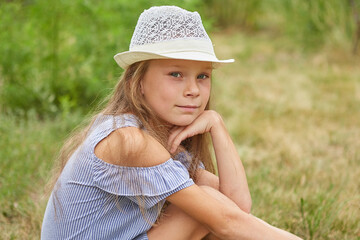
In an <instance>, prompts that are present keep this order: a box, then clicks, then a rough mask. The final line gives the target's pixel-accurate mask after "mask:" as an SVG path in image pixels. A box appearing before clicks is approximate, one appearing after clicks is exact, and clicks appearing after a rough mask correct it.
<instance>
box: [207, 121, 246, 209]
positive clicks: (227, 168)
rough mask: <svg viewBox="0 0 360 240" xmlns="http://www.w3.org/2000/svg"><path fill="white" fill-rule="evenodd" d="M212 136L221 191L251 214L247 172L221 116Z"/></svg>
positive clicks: (212, 130) (212, 131)
mask: <svg viewBox="0 0 360 240" xmlns="http://www.w3.org/2000/svg"><path fill="white" fill-rule="evenodd" d="M210 134H211V137H212V141H213V146H214V151H215V156H216V162H217V167H218V173H219V190H220V191H221V192H222V193H223V194H224V195H226V196H227V197H229V198H230V199H231V200H233V201H234V202H235V203H236V204H237V205H238V206H239V207H240V208H241V209H242V210H243V211H245V212H248V213H249V212H250V209H251V196H250V191H249V187H248V184H247V180H246V174H245V170H244V167H243V165H242V162H241V160H240V158H239V155H238V153H237V150H236V148H235V145H234V143H233V141H232V140H231V137H230V135H229V133H228V131H227V130H226V127H225V124H224V122H223V121H222V119H221V117H220V116H219V119H218V120H217V121H216V124H215V125H214V126H213V127H212V128H211V131H210Z"/></svg>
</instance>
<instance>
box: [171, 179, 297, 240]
mask: <svg viewBox="0 0 360 240" xmlns="http://www.w3.org/2000/svg"><path fill="white" fill-rule="evenodd" d="M167 199H168V201H170V202H171V203H172V204H174V205H176V206H177V207H178V208H180V209H181V210H183V211H184V212H185V213H187V214H188V215H189V216H190V217H192V218H193V219H195V220H196V221H198V222H200V223H201V224H203V225H204V226H205V227H206V228H208V229H209V230H210V232H212V233H213V234H214V235H215V236H217V237H218V238H220V239H228V240H233V239H234V240H235V239H236V240H237V239H244V240H260V239H261V240H275V239H276V240H285V239H288V240H299V239H300V238H298V237H297V236H295V235H293V234H291V233H288V232H286V231H283V230H279V229H277V228H274V227H273V226H271V225H269V224H267V223H265V222H263V221H261V220H259V219H257V218H255V217H254V216H252V215H251V214H247V213H245V212H244V211H242V210H241V209H240V208H239V207H238V206H237V205H236V204H235V203H234V202H233V201H231V200H230V199H229V198H227V197H226V196H225V195H223V194H222V193H220V192H219V191H217V190H215V189H213V188H211V187H208V188H205V189H204V188H200V187H199V186H197V185H193V186H190V187H188V188H185V189H183V190H180V191H178V192H176V193H174V194H172V195H171V196H169V197H168V198H167Z"/></svg>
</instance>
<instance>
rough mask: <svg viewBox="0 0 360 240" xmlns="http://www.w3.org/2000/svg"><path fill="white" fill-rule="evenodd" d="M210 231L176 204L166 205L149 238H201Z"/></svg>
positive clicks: (196, 239)
mask: <svg viewBox="0 0 360 240" xmlns="http://www.w3.org/2000/svg"><path fill="white" fill-rule="evenodd" d="M208 233H209V230H207V229H206V228H205V227H203V226H202V225H201V224H200V223H199V222H197V221H195V220H194V219H193V218H191V217H190V216H189V215H187V214H186V213H184V212H183V211H181V210H180V209H179V208H177V207H176V206H174V205H172V204H170V205H169V206H167V207H166V209H165V212H164V216H163V217H162V218H161V219H160V221H159V223H158V224H157V225H156V226H154V227H152V228H151V229H150V230H149V231H148V238H149V240H155V239H156V240H162V239H164V240H165V239H172V240H200V239H202V238H203V237H204V236H206V235H207V234H208Z"/></svg>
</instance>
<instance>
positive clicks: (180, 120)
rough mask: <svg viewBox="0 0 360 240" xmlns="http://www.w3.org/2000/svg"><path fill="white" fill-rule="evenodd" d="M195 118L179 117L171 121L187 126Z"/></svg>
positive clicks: (177, 124) (174, 123)
mask: <svg viewBox="0 0 360 240" xmlns="http://www.w3.org/2000/svg"><path fill="white" fill-rule="evenodd" d="M195 119H196V118H194V117H186V118H178V119H175V120H174V121H171V124H173V125H176V126H180V127H185V126H187V125H190V124H191V123H192V122H193V121H194V120H195Z"/></svg>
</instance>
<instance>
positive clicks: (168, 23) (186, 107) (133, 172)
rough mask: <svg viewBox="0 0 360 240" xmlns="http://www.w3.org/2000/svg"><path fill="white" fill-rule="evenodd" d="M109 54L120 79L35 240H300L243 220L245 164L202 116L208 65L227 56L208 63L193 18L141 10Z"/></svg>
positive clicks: (211, 118) (67, 157)
mask: <svg viewBox="0 0 360 240" xmlns="http://www.w3.org/2000/svg"><path fill="white" fill-rule="evenodd" d="M114 58H115V60H116V62H117V63H118V64H119V65H120V67H122V68H124V70H125V71H124V74H123V76H122V77H121V79H120V81H119V83H118V86H117V87H116V89H115V91H114V94H113V96H112V97H111V99H110V100H109V103H108V104H107V106H106V107H105V108H104V109H103V111H102V112H101V113H100V114H98V115H97V116H95V118H94V120H93V121H92V123H91V124H90V126H89V127H88V129H87V130H84V131H83V133H82V134H78V135H76V136H75V138H73V139H72V140H70V141H69V142H68V144H67V145H65V148H64V150H63V154H62V156H61V161H62V164H61V166H62V167H61V169H60V174H59V176H55V179H56V180H57V181H56V184H55V186H54V188H53V192H52V194H51V196H50V199H49V202H48V205H47V208H46V212H45V216H44V221H43V226H42V235H41V237H42V239H44V240H45V239H150V240H152V239H179V240H180V239H184V240H188V239H203V238H205V237H206V238H207V239H299V238H298V237H296V236H294V235H292V234H290V233H288V232H286V231H283V230H280V229H277V228H275V227H273V226H270V225H268V224H267V223H265V222H263V221H262V220H260V219H257V218H256V217H254V216H252V215H251V214H250V210H251V197H250V192H249V189H248V185H247V181H246V176H245V172H244V168H243V165H242V163H241V161H240V159H239V156H238V154H237V152H236V149H235V147H234V144H233V142H232V140H231V139H230V136H229V134H228V132H227V130H226V128H225V126H224V122H223V120H222V119H221V116H220V115H219V114H218V113H217V112H215V111H212V110H209V98H210V89H211V74H212V69H213V68H214V67H216V66H217V65H219V64H221V63H228V62H233V60H232V59H230V60H218V59H217V58H216V56H215V54H214V50H213V46H212V43H211V40H210V38H209V37H208V35H207V33H206V31H205V29H204V27H203V25H202V22H201V19H200V16H199V15H198V13H196V12H188V11H186V10H184V9H181V8H178V7H174V6H162V7H152V8H150V9H149V10H146V11H144V12H143V13H142V14H141V15H140V17H139V20H138V23H137V25H136V28H135V31H134V34H133V37H132V39H131V44H130V50H129V51H127V52H123V53H119V54H117V55H115V57H114ZM208 137H210V138H211V141H212V145H213V148H214V152H215V157H216V163H217V169H218V175H219V177H217V176H216V175H214V166H213V162H212V160H211V154H210V151H209V148H208V145H209V143H210V141H209V139H208ZM166 200H167V202H168V204H166V207H164V203H165V201H166Z"/></svg>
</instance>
